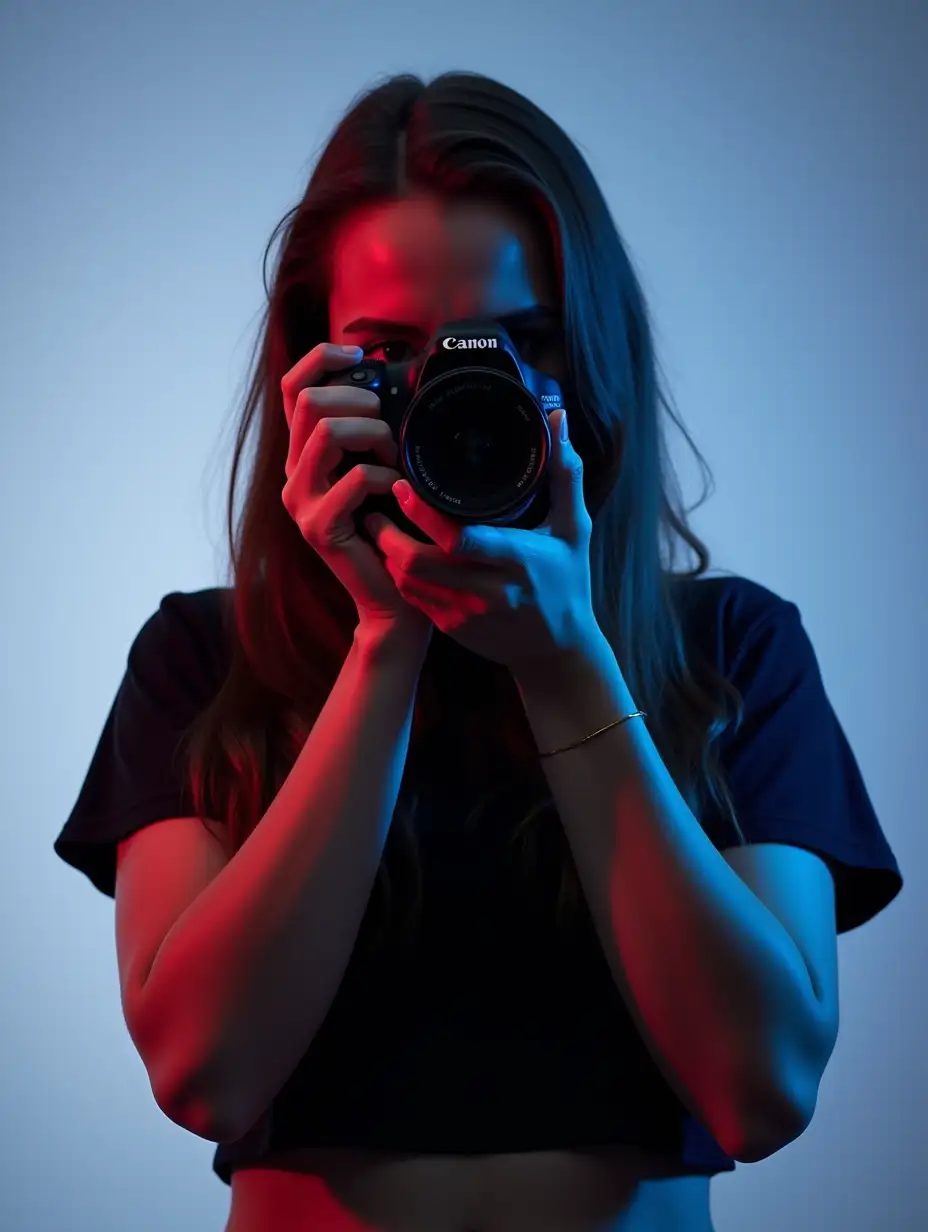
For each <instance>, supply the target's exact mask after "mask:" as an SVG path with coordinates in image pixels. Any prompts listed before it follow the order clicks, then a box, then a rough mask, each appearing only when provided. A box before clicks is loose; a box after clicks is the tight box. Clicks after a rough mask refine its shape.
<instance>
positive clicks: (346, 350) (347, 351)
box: [338, 346, 364, 359]
mask: <svg viewBox="0 0 928 1232" xmlns="http://www.w3.org/2000/svg"><path fill="white" fill-rule="evenodd" d="M338 349H339V350H340V351H341V353H342V354H343V355H353V356H354V357H355V358H356V359H360V358H361V356H362V355H363V353H364V352H363V351H362V350H361V348H360V347H359V346H340V347H339V348H338Z"/></svg>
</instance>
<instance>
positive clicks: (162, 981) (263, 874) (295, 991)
mask: <svg viewBox="0 0 928 1232" xmlns="http://www.w3.org/2000/svg"><path fill="white" fill-rule="evenodd" d="M426 644H427V643H423V642H422V640H421V639H419V640H418V641H416V640H415V639H413V640H410V639H409V638H408V637H406V638H404V637H403V636H402V635H396V636H393V635H391V634H387V635H383V634H379V633H365V632H364V631H361V628H360V626H359V632H358V633H357V634H356V636H355V641H354V644H353V645H352V648H351V650H350V651H349V653H348V655H347V656H346V659H345V663H344V666H343V668H342V671H341V673H340V675H339V677H338V680H337V681H336V683H335V686H334V687H333V689H332V692H331V694H330V695H329V697H328V699H327V701H326V704H325V706H324V708H323V709H322V711H321V713H320V715H319V718H318V719H317V721H316V723H315V724H314V726H313V729H312V731H311V732H310V735H309V737H308V738H307V741H306V743H305V745H304V747H303V749H302V750H301V752H300V754H299V756H298V757H297V759H296V761H295V763H294V765H293V768H292V770H291V772H290V774H289V775H288V777H287V779H286V780H285V781H284V783H283V784H282V786H281V788H280V791H279V792H278V794H277V796H276V797H275V799H274V800H273V802H272V804H271V806H270V807H269V808H268V810H267V811H266V813H265V814H264V816H263V817H262V818H261V821H260V823H259V824H258V825H257V826H256V828H255V830H254V831H253V832H252V833H251V834H250V835H249V836H248V838H247V840H246V841H245V842H244V843H243V845H242V847H241V849H240V850H239V851H238V852H237V853H236V854H235V855H234V856H233V857H232V859H231V860H229V861H228V863H227V864H226V865H225V867H223V868H222V869H221V871H220V872H219V873H218V874H217V875H216V876H215V877H214V878H213V879H212V880H211V881H210V883H209V884H208V885H207V886H206V888H205V889H204V890H203V891H202V892H201V893H200V894H198V896H197V897H196V898H195V899H194V901H193V902H192V903H190V905H189V906H188V907H187V908H186V910H184V912H183V913H182V914H181V915H180V916H179V917H178V918H177V920H176V922H175V923H174V925H173V927H172V928H171V929H170V930H169V931H168V933H167V934H166V936H165V938H164V941H163V942H162V944H161V946H160V948H159V950H158V952H157V954H156V955H155V958H154V961H153V963H152V966H151V970H150V972H149V973H148V975H147V978H146V979H145V980H144V983H143V984H142V985H141V987H140V988H139V989H138V991H137V993H136V995H135V1000H134V1015H133V1017H134V1022H133V1028H134V1029H133V1038H134V1039H135V1042H136V1046H137V1047H138V1048H139V1052H140V1055H141V1056H142V1057H143V1059H144V1060H145V1062H146V1066H147V1068H148V1070H149V1075H150V1077H151V1079H152V1088H153V1091H154V1093H155V1096H156V1098H157V1100H158V1103H159V1105H160V1106H161V1107H162V1108H163V1110H164V1111H165V1112H166V1113H167V1115H168V1116H170V1117H171V1119H172V1120H174V1121H176V1122H177V1123H178V1124H181V1125H183V1126H184V1127H185V1128H187V1129H190V1130H191V1131H192V1132H193V1133H197V1134H200V1135H201V1136H202V1137H206V1138H210V1139H212V1140H214V1141H220V1140H225V1139H234V1138H236V1137H238V1136H240V1135H241V1134H242V1133H244V1132H245V1131H246V1130H247V1129H248V1128H249V1127H250V1126H251V1125H252V1124H254V1122H255V1121H256V1120H257V1119H258V1117H259V1116H260V1115H261V1113H262V1112H263V1110H264V1109H265V1108H266V1107H267V1106H268V1105H269V1104H270V1102H271V1100H272V1099H273V1097H274V1095H275V1094H276V1093H277V1092H278V1091H279V1090H280V1088H281V1087H282V1086H283V1084H284V1083H285V1082H286V1080H287V1078H288V1077H289V1075H290V1074H291V1073H292V1071H293V1069H294V1068H295V1066H296V1064H297V1062H298V1061H299V1059H300V1058H301V1057H302V1055H303V1054H304V1052H305V1051H306V1048H307V1047H308V1045H309V1043H310V1041H311V1040H312V1038H313V1035H314V1033H315V1032H316V1030H317V1029H318V1028H319V1026H320V1024H321V1023H322V1021H323V1019H324V1018H325V1015H326V1013H327V1012H328V1009H329V1006H330V1004H331V1002H332V1000H333V998H334V997H335V994H336V991H337V989H338V986H339V984H340V982H341V980H342V977H343V975H344V972H345V969H346V967H347V965H348V961H349V958H350V956H351V951H352V949H353V947H354V944H355V940H356V938H357V934H358V931H359V928H360V924H361V920H362V918H363V915H364V912H365V909H366V907H367V902H368V899H369V896H370V892H371V889H372V887H373V883H374V878H375V876H376V873H377V868H378V865H379V863H380V859H381V856H382V853H383V848H384V843H385V841H386V837H387V833H388V829H389V825H390V819H391V817H392V815H393V811H394V808H395V805H396V798H397V795H398V792H399V786H400V782H401V779H402V774H403V768H404V765H405V762H406V754H407V750H408V745H409V734H410V728H411V722H412V713H413V704H414V700H415V694H416V687H417V684H418V679H419V674H420V671H421V668H422V663H423V660H424V655H425V645H426Z"/></svg>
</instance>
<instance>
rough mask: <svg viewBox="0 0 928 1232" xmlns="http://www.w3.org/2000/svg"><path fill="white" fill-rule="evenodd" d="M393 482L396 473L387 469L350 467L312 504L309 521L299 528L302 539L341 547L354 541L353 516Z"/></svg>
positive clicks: (365, 466) (384, 491)
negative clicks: (366, 502) (365, 501)
mask: <svg viewBox="0 0 928 1232" xmlns="http://www.w3.org/2000/svg"><path fill="white" fill-rule="evenodd" d="M395 479H396V471H394V470H391V469H390V468H389V467H386V466H373V465H371V464H370V463H367V462H365V463H361V464H359V465H358V466H355V467H352V469H351V470H350V471H349V472H348V474H347V475H345V476H344V478H342V479H341V480H340V481H339V482H338V483H336V484H335V485H334V486H333V487H331V488H329V489H328V491H326V492H325V493H324V494H322V495H321V496H320V497H319V498H318V499H317V500H315V501H313V502H312V503H311V505H310V508H311V513H310V515H309V516H308V519H304V521H303V522H302V523H301V524H300V530H301V531H302V532H303V535H304V537H305V538H307V539H309V540H310V542H321V543H323V544H325V545H326V546H333V545H337V546H339V547H343V546H344V545H345V544H346V543H347V542H348V540H349V539H353V538H357V527H356V525H355V521H354V516H353V515H354V513H355V512H356V511H357V509H359V508H360V506H361V503H362V502H363V501H364V499H365V497H367V496H371V495H376V494H380V493H383V494H385V493H387V492H389V491H390V486H391V484H392V483H393V482H394V481H395ZM294 482H295V481H294ZM307 522H308V525H307Z"/></svg>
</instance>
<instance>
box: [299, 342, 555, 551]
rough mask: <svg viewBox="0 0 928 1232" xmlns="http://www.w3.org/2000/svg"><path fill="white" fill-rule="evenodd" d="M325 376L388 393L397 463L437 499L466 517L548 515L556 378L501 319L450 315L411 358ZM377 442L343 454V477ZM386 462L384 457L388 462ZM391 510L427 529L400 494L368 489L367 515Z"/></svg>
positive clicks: (513, 521) (507, 522)
mask: <svg viewBox="0 0 928 1232" xmlns="http://www.w3.org/2000/svg"><path fill="white" fill-rule="evenodd" d="M321 383H322V384H325V385H355V386H358V387H360V388H361V389H370V390H373V392H374V393H376V394H377V395H378V397H379V398H380V406H381V415H382V417H383V419H385V420H386V422H387V423H388V424H389V425H390V429H391V431H392V432H393V437H394V440H395V441H396V443H397V447H398V453H399V462H398V465H397V469H398V470H399V471H400V473H401V474H402V475H403V477H404V478H405V479H406V480H408V482H409V484H410V486H411V487H412V488H413V490H414V491H415V492H417V493H418V494H419V496H420V497H421V498H422V499H423V500H424V501H425V502H427V503H428V504H429V505H431V506H433V508H435V509H437V510H439V512H441V513H443V514H445V515H446V516H447V517H450V518H456V519H457V520H459V521H461V522H464V523H484V524H489V525H494V526H514V527H521V528H524V529H531V528H533V527H535V526H538V525H539V524H540V523H541V522H543V521H544V519H545V518H546V517H547V515H548V512H549V509H550V502H549V493H548V481H547V474H546V472H547V466H548V460H549V457H550V453H551V430H550V427H549V425H548V416H549V414H550V413H551V411H553V410H557V409H558V408H560V407H563V406H564V405H565V404H564V397H563V393H562V391H561V388H560V386H559V384H558V382H557V381H555V380H554V379H553V378H552V377H550V376H548V375H547V374H545V373H543V372H539V371H537V370H536V369H534V368H531V367H529V366H528V365H527V364H525V363H524V362H523V361H522V360H521V359H520V358H519V355H518V352H517V351H516V348H515V346H514V345H513V342H512V339H511V338H510V336H509V334H508V333H507V331H506V330H505V329H504V328H503V326H502V325H500V324H499V323H498V322H496V321H493V320H481V319H471V320H465V321H451V322H448V323H446V324H445V325H443V326H442V327H441V328H440V329H438V330H436V332H435V334H434V335H433V336H432V338H431V339H430V341H429V343H428V345H427V347H426V348H425V350H424V351H423V352H422V353H421V354H420V355H418V356H416V357H414V358H413V359H410V360H407V361H405V362H403V363H387V362H386V361H384V360H367V359H365V360H362V362H361V363H359V364H357V365H355V366H354V367H352V368H349V369H346V370H344V371H342V372H336V373H329V374H327V376H326V377H325V378H324V380H323V381H322V382H321ZM367 461H370V462H373V463H375V464H378V463H379V459H378V458H377V456H376V454H374V453H373V452H372V451H367V452H364V453H359V454H356V455H351V456H350V457H346V458H345V459H343V461H342V463H341V465H340V466H339V468H338V470H337V471H336V474H337V475H338V476H339V477H340V476H342V475H344V474H346V473H347V471H348V470H350V469H351V467H352V466H355V465H357V464H358V463H359V462H367ZM380 464H381V465H382V463H380ZM374 512H380V513H386V514H387V516H388V517H390V518H391V519H392V520H393V521H394V522H395V523H396V524H397V525H398V526H399V527H400V528H401V529H402V530H403V531H405V532H406V534H408V535H410V536H411V537H413V538H416V539H418V540H419V541H420V542H426V543H427V542H430V540H429V539H428V537H427V536H426V535H425V534H424V533H423V532H422V531H421V530H420V529H419V527H417V526H415V525H414V524H413V523H412V522H410V521H409V519H408V518H406V517H405V516H404V515H403V513H402V510H401V509H400V507H399V505H398V504H397V502H396V499H395V497H393V495H392V494H389V495H374V496H368V497H366V498H365V500H364V502H363V504H362V505H361V507H360V508H359V509H357V510H356V511H355V522H356V524H357V526H358V531H359V533H360V534H362V535H363V536H364V537H365V538H366V539H368V540H369V535H368V533H367V530H366V529H365V527H364V524H363V519H364V518H365V517H367V515H368V514H370V513H374Z"/></svg>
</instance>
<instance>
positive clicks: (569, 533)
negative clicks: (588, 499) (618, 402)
mask: <svg viewBox="0 0 928 1232" xmlns="http://www.w3.org/2000/svg"><path fill="white" fill-rule="evenodd" d="M555 415H557V417H558V418H557V419H556V420H555V419H554V416H555ZM551 419H552V421H553V422H552V428H553V432H552V450H551V473H550V480H549V487H550V493H551V515H550V523H551V529H552V530H553V531H554V533H555V534H556V535H558V536H559V537H560V538H562V539H574V538H576V537H577V536H578V535H579V534H580V532H581V530H582V529H583V528H584V526H585V525H586V524H587V523H588V522H589V520H590V519H589V514H588V512H587V508H586V504H585V503H584V500H583V460H582V458H581V457H580V455H579V454H578V453H577V451H576V450H575V449H574V447H573V445H572V444H571V442H570V437H569V436H568V429H567V412H566V411H565V410H558V411H555V412H554V413H553V414H552V416H551Z"/></svg>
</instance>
